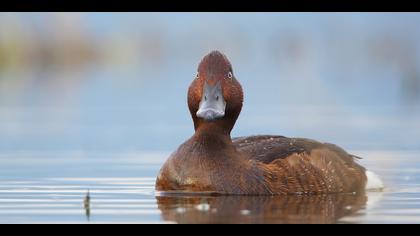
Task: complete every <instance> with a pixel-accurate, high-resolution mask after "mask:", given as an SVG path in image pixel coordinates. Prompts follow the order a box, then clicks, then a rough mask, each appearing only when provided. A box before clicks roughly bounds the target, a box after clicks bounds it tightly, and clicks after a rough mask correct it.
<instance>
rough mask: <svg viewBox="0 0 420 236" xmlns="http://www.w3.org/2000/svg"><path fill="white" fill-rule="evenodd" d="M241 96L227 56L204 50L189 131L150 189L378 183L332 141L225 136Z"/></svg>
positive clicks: (344, 187)
mask: <svg viewBox="0 0 420 236" xmlns="http://www.w3.org/2000/svg"><path fill="white" fill-rule="evenodd" d="M242 103H243V92H242V87H241V85H240V84H239V82H238V80H237V79H236V78H235V76H234V74H233V70H232V66H231V63H230V62H229V60H228V59H227V58H226V56H224V55H223V54H222V53H220V52H218V51H213V52H211V53H209V54H208V55H206V56H205V57H204V58H203V59H202V61H201V62H200V64H199V66H198V73H197V76H196V78H195V79H194V81H193V82H192V83H191V85H190V87H189V90H188V107H189V110H190V113H191V116H192V119H193V122H194V128H195V133H194V135H193V136H192V137H191V138H190V139H189V140H187V141H186V142H185V143H183V144H182V145H181V146H180V147H179V148H178V149H177V150H176V151H175V152H174V153H173V154H172V155H171V156H170V157H169V159H168V160H167V161H166V163H165V164H164V166H163V167H162V169H161V170H160V173H159V175H158V177H157V180H156V190H157V191H159V192H161V193H200V194H234V195H287V194H326V193H355V192H362V191H364V190H365V189H366V188H381V187H382V183H381V182H380V180H379V178H377V176H376V175H374V174H373V173H372V172H369V171H366V169H365V168H364V167H362V166H360V165H359V164H358V163H357V162H356V159H357V157H355V156H353V155H351V154H348V153H347V152H346V151H344V150H343V149H341V148H340V147H338V146H336V145H333V144H329V143H321V142H317V141H315V140H311V139H304V138H287V137H283V136H270V135H260V136H250V137H241V138H234V139H232V138H231V136H230V133H231V130H232V128H233V126H234V125H235V122H236V120H237V118H238V116H239V113H240V112H241V109H242ZM371 178H372V179H373V182H372V181H371V180H370V179H371ZM368 179H369V181H368ZM368 182H369V184H368ZM371 183H373V185H372V184H371Z"/></svg>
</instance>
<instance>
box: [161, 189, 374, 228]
mask: <svg viewBox="0 0 420 236" xmlns="http://www.w3.org/2000/svg"><path fill="white" fill-rule="evenodd" d="M156 198H157V202H158V206H159V209H160V211H161V213H162V217H163V220H166V221H174V222H177V223H187V224H188V223H216V224H217V223H315V224H325V223H327V224H329V223H336V222H337V221H338V220H339V219H340V218H342V217H344V216H348V215H352V214H355V213H356V212H357V211H358V210H359V209H362V208H364V206H365V205H366V202H367V197H366V194H365V193H363V194H357V195H355V194H330V195H313V196H158V197H156Z"/></svg>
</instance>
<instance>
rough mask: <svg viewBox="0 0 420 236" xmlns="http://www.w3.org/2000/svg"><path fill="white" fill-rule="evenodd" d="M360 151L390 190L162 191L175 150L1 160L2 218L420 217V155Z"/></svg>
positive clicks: (329, 219) (180, 220) (352, 220)
mask: <svg viewBox="0 0 420 236" xmlns="http://www.w3.org/2000/svg"><path fill="white" fill-rule="evenodd" d="M355 152H356V153H358V154H362V155H363V156H365V157H366V158H365V159H364V160H362V164H364V165H365V166H367V167H369V168H370V169H371V170H374V171H375V172H376V173H378V174H379V175H380V176H381V177H382V178H383V180H384V182H385V185H386V188H385V190H384V191H382V192H368V193H366V194H361V195H352V194H340V195H320V196H288V197H284V196H273V197H239V196H221V197H216V196H211V197H210V196H159V195H156V193H155V191H154V181H155V176H156V173H157V171H158V170H159V168H160V166H161V164H162V163H163V161H164V160H165V158H166V157H167V155H168V153H143V154H142V153H138V154H133V153H131V154H126V155H120V156H107V157H102V158H100V157H92V158H90V159H85V158H78V157H77V156H75V157H74V158H73V159H72V158H70V157H59V158H57V157H55V158H52V157H45V158H41V157H38V158H34V157H33V156H31V157H19V158H15V159H11V158H10V159H7V161H6V160H5V159H1V161H2V165H1V167H0V171H1V172H0V173H1V177H2V178H1V180H0V223H386V224H387V223H420V184H419V179H420V176H419V174H418V173H419V170H420V162H418V161H417V162H416V161H413V160H416V159H417V160H418V156H419V155H420V153H419V152H404V151H395V152H392V151H389V152H384V151H381V152H378V151H361V150H359V151H353V153H355ZM70 155H71V154H70ZM147 156H148V158H146V157H147ZM378 163H380V164H378ZM403 167H404V168H403ZM21 176H23V177H21ZM25 176H31V177H25ZM88 191H89V196H90V201H89V202H85V199H86V196H87V193H88Z"/></svg>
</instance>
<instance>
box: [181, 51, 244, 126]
mask: <svg viewBox="0 0 420 236" xmlns="http://www.w3.org/2000/svg"><path fill="white" fill-rule="evenodd" d="M242 103H243V92H242V87H241V85H240V84H239V82H238V81H237V80H236V78H235V76H234V74H233V70H232V65H231V64H230V62H229V60H228V59H227V58H226V56H225V55H223V54H222V53H220V52H219V51H212V52H210V53H209V54H207V55H206V56H205V57H204V58H203V59H202V60H201V62H200V64H199V65H198V70H197V75H196V78H195V79H194V81H193V82H192V83H191V85H190V87H189V89H188V107H189V110H190V113H191V116H192V118H193V121H194V128H195V130H196V131H197V130H198V129H200V128H204V127H211V128H215V129H219V130H220V129H221V130H222V131H224V132H227V133H228V134H230V131H231V130H232V128H233V126H234V125H235V122H236V120H237V118H238V116H239V113H240V112H241V109H242Z"/></svg>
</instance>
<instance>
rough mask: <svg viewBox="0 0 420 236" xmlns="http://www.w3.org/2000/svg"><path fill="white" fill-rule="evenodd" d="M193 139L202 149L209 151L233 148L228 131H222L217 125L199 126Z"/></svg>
mask: <svg viewBox="0 0 420 236" xmlns="http://www.w3.org/2000/svg"><path fill="white" fill-rule="evenodd" d="M193 138H194V140H195V141H197V142H198V143H200V144H201V146H202V147H204V148H205V149H210V151H212V150H213V151H217V150H220V149H223V148H227V147H232V146H233V144H232V139H231V137H230V130H226V129H223V127H221V126H220V125H218V124H217V123H206V124H201V125H200V126H199V127H197V129H196V131H195V134H194V136H193Z"/></svg>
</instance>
